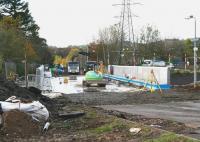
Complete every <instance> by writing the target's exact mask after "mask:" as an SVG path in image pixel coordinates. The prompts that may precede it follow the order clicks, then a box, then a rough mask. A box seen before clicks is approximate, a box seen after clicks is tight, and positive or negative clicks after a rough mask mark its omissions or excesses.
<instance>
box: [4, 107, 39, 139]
mask: <svg viewBox="0 0 200 142" xmlns="http://www.w3.org/2000/svg"><path fill="white" fill-rule="evenodd" d="M2 131H3V133H4V134H6V136H11V137H20V138H23V137H30V136H34V135H39V134H40V132H41V128H40V125H39V123H38V122H36V121H33V119H32V117H31V116H29V115H27V114H26V113H24V112H20V111H18V110H12V111H9V112H5V113H3V127H2Z"/></svg>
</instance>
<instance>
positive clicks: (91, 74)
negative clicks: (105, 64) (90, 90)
mask: <svg viewBox="0 0 200 142" xmlns="http://www.w3.org/2000/svg"><path fill="white" fill-rule="evenodd" d="M106 84H107V81H106V80H104V79H103V75H102V73H100V72H97V71H88V72H87V73H86V74H85V80H83V86H86V87H105V86H106Z"/></svg>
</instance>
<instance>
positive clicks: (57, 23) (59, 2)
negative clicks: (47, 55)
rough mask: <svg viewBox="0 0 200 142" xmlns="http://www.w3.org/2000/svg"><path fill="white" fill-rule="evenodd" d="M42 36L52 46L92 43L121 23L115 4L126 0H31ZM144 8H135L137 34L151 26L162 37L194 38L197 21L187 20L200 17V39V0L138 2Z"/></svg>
mask: <svg viewBox="0 0 200 142" xmlns="http://www.w3.org/2000/svg"><path fill="white" fill-rule="evenodd" d="M27 1H28V2H29V8H30V11H31V13H32V16H33V17H34V20H35V21H36V23H37V24H38V25H39V26H40V31H39V33H40V36H41V37H44V38H46V39H47V43H48V44H49V45H54V46H58V47H66V46H68V45H81V44H88V43H89V42H91V41H93V40H94V39H96V38H97V36H98V31H99V29H102V28H105V27H109V26H110V25H113V24H116V23H118V22H119V21H118V19H115V18H113V17H114V16H117V15H119V14H120V10H121V9H120V7H113V6H112V4H115V3H121V2H122V0H27ZM134 2H140V3H142V4H143V5H142V6H140V5H135V6H134V7H132V11H133V13H134V14H136V15H138V16H139V18H133V20H134V28H135V29H134V31H135V32H136V33H138V32H139V31H140V29H141V28H142V27H143V26H145V25H147V24H151V25H154V26H156V27H157V28H158V30H159V31H160V33H161V36H162V38H188V37H193V36H194V21H193V20H185V19H184V18H185V17H187V16H189V15H191V14H193V15H195V16H196V17H197V36H200V7H199V6H200V0H137V1H136V0H135V1H134Z"/></svg>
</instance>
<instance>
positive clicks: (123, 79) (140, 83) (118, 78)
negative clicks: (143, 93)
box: [103, 74, 171, 90]
mask: <svg viewBox="0 0 200 142" xmlns="http://www.w3.org/2000/svg"><path fill="white" fill-rule="evenodd" d="M103 77H104V78H105V79H111V80H116V81H120V82H124V83H131V84H134V85H137V86H146V88H149V89H151V88H152V89H154V90H159V89H160V88H161V89H163V90H167V89H170V88H171V86H170V85H169V84H160V85H158V84H150V83H145V82H143V81H138V80H133V79H129V78H126V77H122V76H117V75H110V74H103ZM159 86H160V88H159Z"/></svg>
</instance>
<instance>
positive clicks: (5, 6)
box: [0, 0, 39, 36]
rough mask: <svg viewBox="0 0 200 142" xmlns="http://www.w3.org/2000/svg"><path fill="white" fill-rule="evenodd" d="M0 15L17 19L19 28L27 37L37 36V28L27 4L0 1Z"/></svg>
mask: <svg viewBox="0 0 200 142" xmlns="http://www.w3.org/2000/svg"><path fill="white" fill-rule="evenodd" d="M0 15H2V17H4V16H11V17H13V18H14V19H19V23H20V27H21V29H22V30H23V31H24V33H25V34H26V35H27V36H38V30H39V27H38V26H37V25H36V24H35V21H34V20H33V17H32V16H31V13H30V11H29V9H28V3H27V2H24V1H22V0H0Z"/></svg>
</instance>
